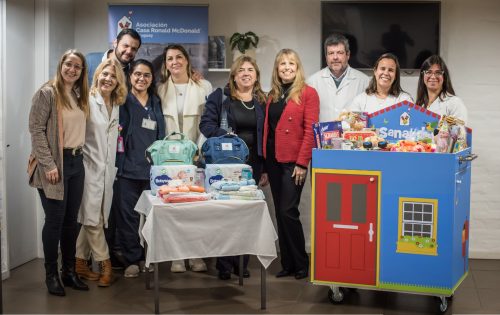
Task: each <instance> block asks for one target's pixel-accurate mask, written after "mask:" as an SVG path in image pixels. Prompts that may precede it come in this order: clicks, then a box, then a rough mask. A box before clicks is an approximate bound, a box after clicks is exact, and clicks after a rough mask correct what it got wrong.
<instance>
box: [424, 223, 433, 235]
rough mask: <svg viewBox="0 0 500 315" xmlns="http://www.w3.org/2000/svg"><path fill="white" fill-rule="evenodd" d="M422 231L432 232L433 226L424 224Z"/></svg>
mask: <svg viewBox="0 0 500 315" xmlns="http://www.w3.org/2000/svg"><path fill="white" fill-rule="evenodd" d="M422 232H427V233H430V232H431V226H430V225H427V224H426V225H424V226H422Z"/></svg>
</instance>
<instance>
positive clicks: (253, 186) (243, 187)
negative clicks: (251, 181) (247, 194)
mask: <svg viewBox="0 0 500 315" xmlns="http://www.w3.org/2000/svg"><path fill="white" fill-rule="evenodd" d="M255 190H257V185H248V186H241V187H240V190H239V191H255Z"/></svg>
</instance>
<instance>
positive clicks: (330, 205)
mask: <svg viewBox="0 0 500 315" xmlns="http://www.w3.org/2000/svg"><path fill="white" fill-rule="evenodd" d="M378 182H379V173H378V172H377V173H376V174H367V173H366V172H365V173H363V172H361V171H360V172H356V173H355V174H338V173H335V174H334V173H316V174H315V245H314V258H315V259H314V269H315V270H314V280H318V281H328V282H342V283H351V284H364V285H375V284H376V261H377V207H378Z"/></svg>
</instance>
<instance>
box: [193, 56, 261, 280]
mask: <svg viewBox="0 0 500 315" xmlns="http://www.w3.org/2000/svg"><path fill="white" fill-rule="evenodd" d="M264 102H265V95H264V92H262V89H261V86H260V71H259V67H258V66H257V62H256V61H255V59H253V58H252V57H250V56H247V55H242V56H240V57H238V59H236V60H235V61H234V62H233V65H232V66H231V72H230V74H229V83H228V84H227V85H226V87H225V88H224V89H221V88H219V89H216V90H215V91H214V92H213V93H212V94H210V95H209V96H208V99H207V103H206V104H205V111H204V113H203V116H202V117H201V122H200V131H201V132H202V133H203V135H204V136H205V137H207V138H210V137H218V136H222V135H225V134H227V133H228V131H229V130H231V131H232V132H234V133H236V134H237V135H238V136H239V137H240V138H241V139H242V140H243V141H244V142H245V143H246V145H247V146H248V149H249V153H250V154H249V159H248V162H247V164H249V165H250V166H251V167H252V170H253V178H254V179H255V181H256V182H257V183H258V182H259V181H261V184H264V183H266V182H263V181H262V179H261V173H262V167H263V164H262V126H263V124H264V110H263V107H262V106H263V104H264ZM223 111H225V112H226V114H227V122H224V123H227V126H224V123H223V122H222V112H223ZM238 258H239V256H228V257H218V258H217V264H216V268H217V270H218V271H219V274H218V277H219V279H221V280H228V279H230V278H231V271H233V272H234V273H235V274H237V275H238V274H240V270H239V263H238V262H239V260H238ZM248 260H249V256H248V255H245V256H244V257H243V270H242V275H243V277H245V278H248V277H250V273H249V271H248V269H247V266H248Z"/></svg>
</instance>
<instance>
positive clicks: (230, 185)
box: [211, 178, 255, 191]
mask: <svg viewBox="0 0 500 315" xmlns="http://www.w3.org/2000/svg"><path fill="white" fill-rule="evenodd" d="M248 185H255V180H254V179H253V178H252V179H243V180H240V181H238V182H237V181H232V180H228V181H224V180H221V181H218V182H214V183H212V185H211V186H212V188H213V189H215V190H224V191H236V190H239V189H240V187H245V186H248Z"/></svg>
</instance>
